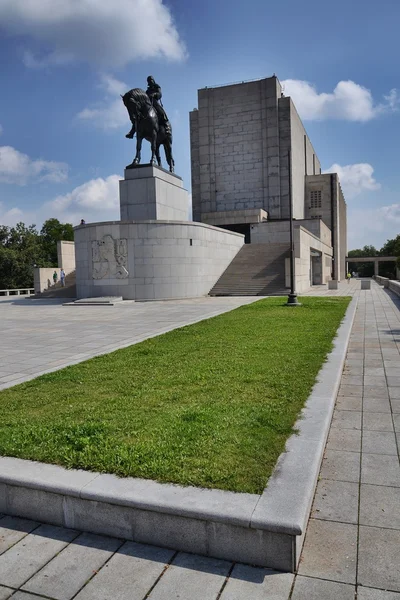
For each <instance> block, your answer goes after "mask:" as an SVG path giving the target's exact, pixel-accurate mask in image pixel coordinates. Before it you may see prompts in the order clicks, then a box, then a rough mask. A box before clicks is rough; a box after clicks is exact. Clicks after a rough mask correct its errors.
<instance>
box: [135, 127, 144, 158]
mask: <svg viewBox="0 0 400 600" xmlns="http://www.w3.org/2000/svg"><path fill="white" fill-rule="evenodd" d="M142 141H143V138H142V136H141V134H139V132H137V133H136V156H135V158H134V161H133V164H134V165H139V164H140V159H141V151H142Z"/></svg>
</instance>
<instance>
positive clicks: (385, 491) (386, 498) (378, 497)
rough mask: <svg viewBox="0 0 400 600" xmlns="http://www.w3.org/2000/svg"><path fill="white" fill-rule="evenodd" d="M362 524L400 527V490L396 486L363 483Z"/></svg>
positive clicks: (361, 491)
mask: <svg viewBox="0 0 400 600" xmlns="http://www.w3.org/2000/svg"><path fill="white" fill-rule="evenodd" d="M360 524H361V525H370V526H374V527H387V528H388V529H400V491H399V489H398V488H396V487H384V486H381V485H366V484H362V485H361V490H360Z"/></svg>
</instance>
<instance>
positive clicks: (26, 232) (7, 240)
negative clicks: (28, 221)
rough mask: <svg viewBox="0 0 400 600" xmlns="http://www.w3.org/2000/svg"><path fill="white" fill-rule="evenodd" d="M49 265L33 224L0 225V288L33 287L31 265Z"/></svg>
mask: <svg viewBox="0 0 400 600" xmlns="http://www.w3.org/2000/svg"><path fill="white" fill-rule="evenodd" d="M35 265H37V266H41V267H47V266H51V265H49V264H48V262H47V261H46V257H45V255H44V252H43V247H42V241H41V237H40V235H39V233H38V231H37V229H36V226H35V225H29V227H26V225H25V224H24V223H17V225H16V226H15V227H7V226H5V225H2V226H1V227H0V289H13V288H16V289H18V288H26V287H33V267H34V266H35Z"/></svg>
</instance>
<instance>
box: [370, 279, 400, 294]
mask: <svg viewBox="0 0 400 600" xmlns="http://www.w3.org/2000/svg"><path fill="white" fill-rule="evenodd" d="M375 281H376V283H378V284H379V285H383V287H384V288H388V289H389V290H391V291H392V292H394V293H395V294H396V295H397V296H400V281H396V280H395V279H388V278H387V277H381V276H380V275H376V276H375Z"/></svg>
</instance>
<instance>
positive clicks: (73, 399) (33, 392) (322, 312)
mask: <svg viewBox="0 0 400 600" xmlns="http://www.w3.org/2000/svg"><path fill="white" fill-rule="evenodd" d="M301 301H302V303H303V306H302V307H301V308H288V307H286V306H283V299H282V298H269V299H264V300H260V301H259V302H256V303H255V304H251V305H249V306H244V307H242V308H239V309H236V310H234V311H232V312H229V313H227V314H224V315H220V316H218V317H214V318H213V319H209V320H207V321H203V322H201V323H198V324H195V325H190V326H188V327H183V328H181V329H177V330H175V331H172V332H170V333H167V334H165V335H161V336H159V337H156V338H153V339H150V340H147V341H145V342H142V343H140V344H137V345H134V346H131V347H129V348H125V349H123V350H118V351H116V352H113V353H111V354H108V355H106V356H100V357H98V358H94V359H92V360H89V361H87V362H84V363H81V364H79V365H75V366H71V367H68V368H66V369H63V370H61V371H57V372H55V373H51V374H48V375H43V376H41V377H38V378H37V379H35V380H32V381H30V382H28V383H24V384H21V385H18V386H15V387H13V388H10V389H8V390H4V391H2V392H0V405H1V416H0V454H2V455H6V456H17V457H21V458H28V459H35V460H39V461H44V462H50V463H57V464H60V465H65V466H67V467H78V468H82V469H88V470H96V471H102V472H108V473H116V474H118V475H122V476H135V477H145V478H151V479H156V480H158V481H164V482H165V481H168V482H175V483H181V484H184V485H196V486H202V487H208V488H212V487H214V488H220V489H227V490H235V491H241V492H252V493H259V492H261V491H262V490H263V489H264V487H265V484H266V482H267V479H268V477H269V476H270V474H271V472H272V470H273V468H274V466H275V463H276V461H277V458H278V457H279V455H280V454H281V452H282V451H283V450H284V448H285V442H286V440H287V438H288V437H289V436H290V434H291V433H292V432H293V424H294V423H295V421H296V418H297V416H298V414H299V411H300V409H301V408H302V406H303V405H304V402H305V400H306V399H307V397H308V395H309V393H310V391H311V388H312V386H313V384H314V381H315V377H316V375H317V373H318V371H319V369H320V368H321V365H322V363H323V362H324V359H325V357H326V355H327V354H328V352H329V351H330V349H331V347H332V339H333V338H334V336H335V332H336V330H337V327H338V326H339V324H340V322H341V320H342V318H343V316H344V314H345V311H346V308H347V306H348V303H349V301H350V298H342V297H328V298H302V299H301ZM77 344H79V340H77Z"/></svg>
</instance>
